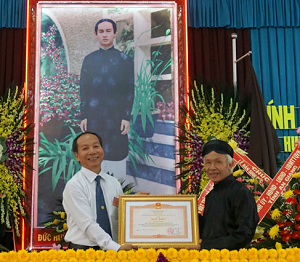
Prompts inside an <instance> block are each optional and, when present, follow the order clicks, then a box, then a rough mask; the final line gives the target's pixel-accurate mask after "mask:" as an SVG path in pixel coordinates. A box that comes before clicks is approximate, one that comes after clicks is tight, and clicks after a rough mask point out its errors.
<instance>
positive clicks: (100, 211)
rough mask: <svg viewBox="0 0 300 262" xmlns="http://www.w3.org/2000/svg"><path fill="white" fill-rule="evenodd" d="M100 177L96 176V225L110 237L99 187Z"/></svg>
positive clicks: (106, 215)
mask: <svg viewBox="0 0 300 262" xmlns="http://www.w3.org/2000/svg"><path fill="white" fill-rule="evenodd" d="M100 179H101V177H100V176H96V178H95V180H96V182H97V186H96V207H97V223H98V224H99V225H100V227H101V228H102V229H103V230H104V231H105V232H106V233H108V234H109V235H110V236H111V228H110V223H109V218H108V214H107V210H106V205H105V200H104V195H103V191H102V188H101V185H100Z"/></svg>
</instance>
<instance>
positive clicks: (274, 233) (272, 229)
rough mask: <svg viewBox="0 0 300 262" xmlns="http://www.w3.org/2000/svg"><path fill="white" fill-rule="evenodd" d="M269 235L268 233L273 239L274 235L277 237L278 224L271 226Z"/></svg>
mask: <svg viewBox="0 0 300 262" xmlns="http://www.w3.org/2000/svg"><path fill="white" fill-rule="evenodd" d="M269 235H270V238H271V239H275V238H276V237H278V235H279V226H278V225H275V226H273V227H272V228H271V229H270V232H269Z"/></svg>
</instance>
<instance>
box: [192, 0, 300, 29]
mask: <svg viewBox="0 0 300 262" xmlns="http://www.w3.org/2000/svg"><path fill="white" fill-rule="evenodd" d="M188 23H189V26H190V27H195V28H198V27H215V28H216V27H226V28H260V27H296V26H300V1H299V0H188Z"/></svg>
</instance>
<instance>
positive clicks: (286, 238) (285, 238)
mask: <svg viewBox="0 0 300 262" xmlns="http://www.w3.org/2000/svg"><path fill="white" fill-rule="evenodd" d="M291 237H292V235H291V233H290V232H289V233H288V234H286V235H284V236H282V241H285V242H287V241H289V240H290V239H291Z"/></svg>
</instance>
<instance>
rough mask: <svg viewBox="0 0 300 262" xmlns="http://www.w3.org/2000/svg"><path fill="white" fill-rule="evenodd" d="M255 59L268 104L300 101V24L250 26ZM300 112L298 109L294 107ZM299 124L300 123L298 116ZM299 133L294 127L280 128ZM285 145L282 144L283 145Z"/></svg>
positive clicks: (288, 133)
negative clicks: (294, 25)
mask: <svg viewBox="0 0 300 262" xmlns="http://www.w3.org/2000/svg"><path fill="white" fill-rule="evenodd" d="M250 33H251V46H252V54H253V56H252V62H253V67H254V69H255V72H256V75H257V78H258V82H259V84H260V87H261V90H262V93H263V97H264V101H265V103H266V105H267V104H268V103H269V101H271V100H272V99H273V100H274V103H273V105H275V106H276V107H277V106H279V105H288V106H290V105H294V106H295V107H298V106H299V105H300V28H261V29H251V30H250ZM295 112H296V116H297V115H300V112H299V109H296V110H295ZM295 120H296V128H297V127H298V126H299V125H300V121H299V119H297V117H296V119H295ZM277 133H278V135H279V137H281V136H297V133H296V132H295V129H292V130H279V129H277ZM282 149H283V145H282Z"/></svg>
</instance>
